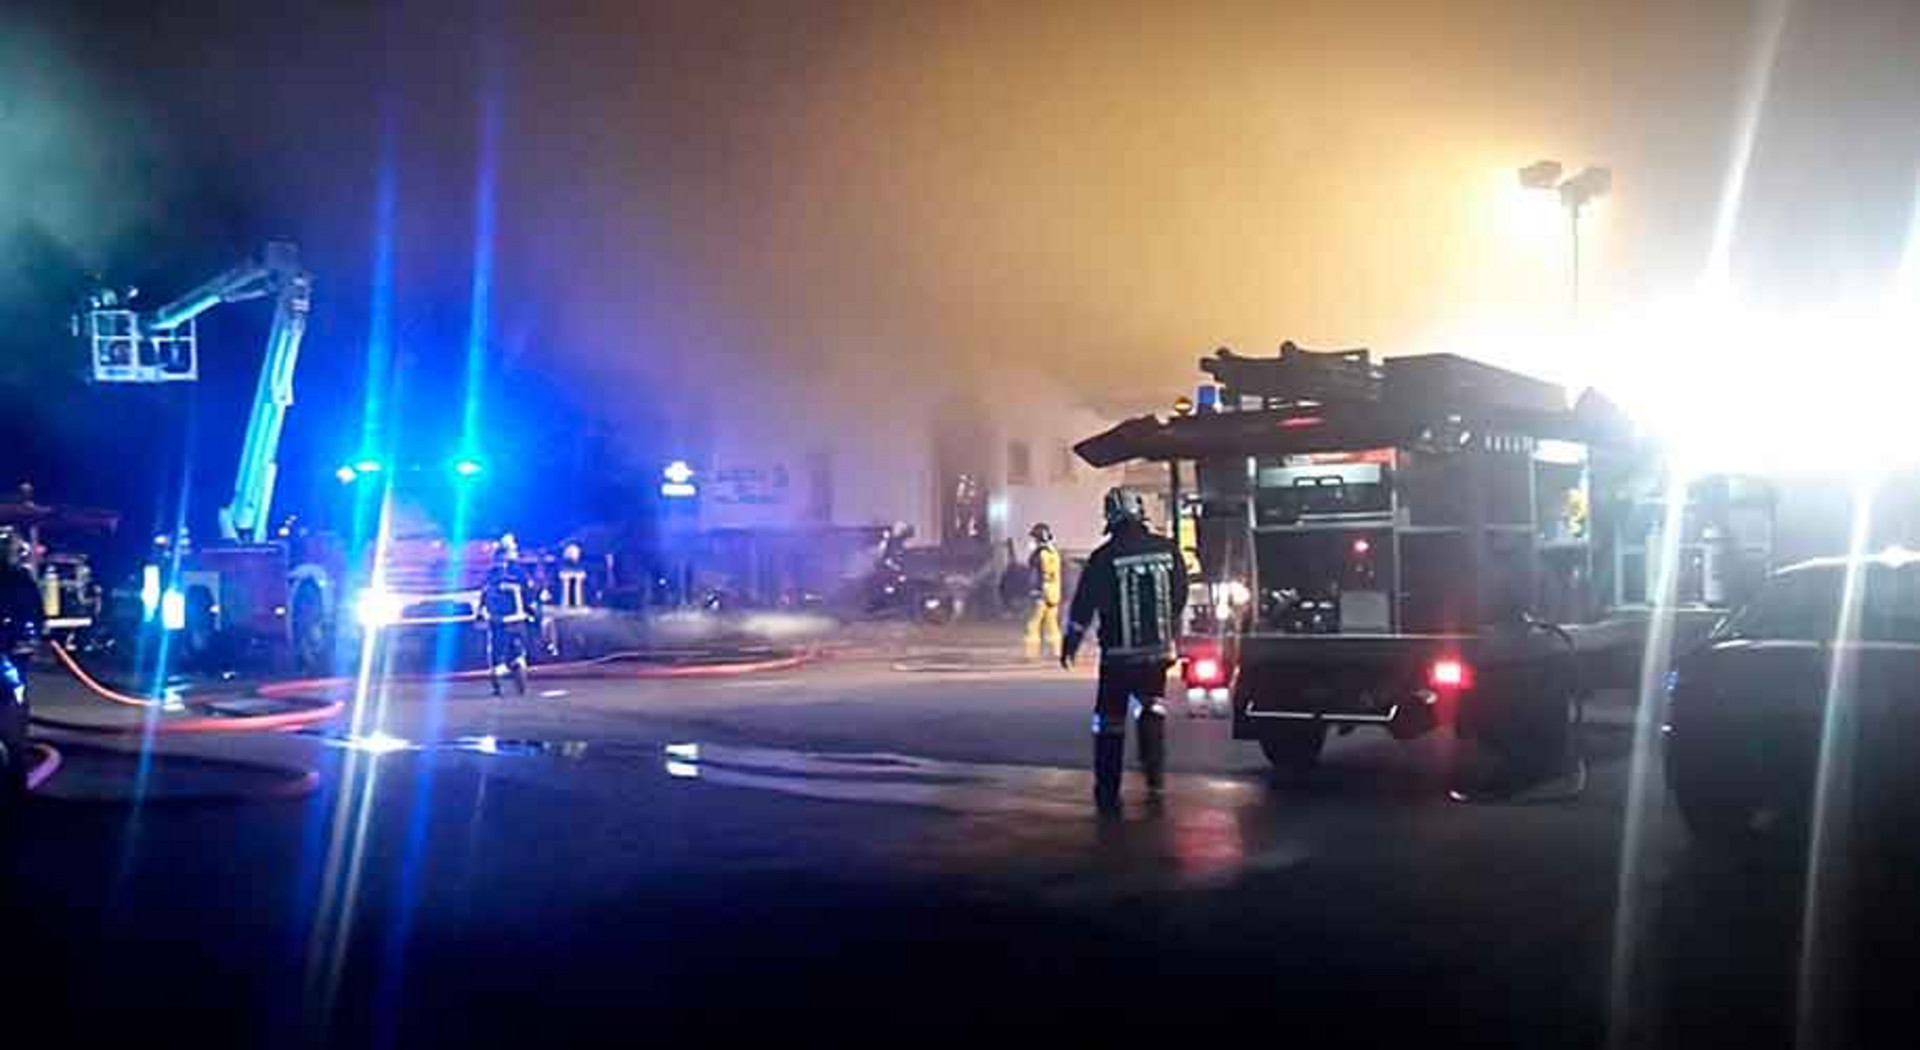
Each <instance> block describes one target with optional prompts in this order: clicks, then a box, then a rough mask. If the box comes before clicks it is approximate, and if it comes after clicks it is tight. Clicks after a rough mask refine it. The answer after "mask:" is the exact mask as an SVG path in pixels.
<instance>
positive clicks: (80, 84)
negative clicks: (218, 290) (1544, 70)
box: [0, 15, 153, 297]
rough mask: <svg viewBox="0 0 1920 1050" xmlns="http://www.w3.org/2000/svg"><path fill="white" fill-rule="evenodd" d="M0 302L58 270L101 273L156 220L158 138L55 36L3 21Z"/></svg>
mask: <svg viewBox="0 0 1920 1050" xmlns="http://www.w3.org/2000/svg"><path fill="white" fill-rule="evenodd" d="M0 142H4V143H5V144H6V146H5V148H4V149H0V296H9V297H11V296H17V295H21V294H23V292H24V290H25V289H26V288H28V287H31V286H36V285H40V284H43V283H44V282H45V281H46V280H47V277H48V272H47V271H48V269H49V267H50V265H51V266H53V267H55V268H59V266H60V264H61V263H64V264H65V265H66V266H77V267H80V268H84V269H87V270H94V269H98V268H100V267H101V266H102V265H103V264H104V263H105V261H106V259H107V257H108V255H109V253H110V251H111V249H112V247H113V245H114V244H115V243H116V241H117V240H118V239H119V238H121V237H122V236H124V235H125V234H126V233H127V232H128V231H129V230H130V229H131V228H132V227H133V226H134V225H135V224H136V223H137V222H139V221H140V220H141V219H142V218H144V217H145V216H146V214H147V211H146V205H145V204H144V203H143V202H146V201H150V200H152V199H153V198H152V196H151V194H150V192H143V193H141V194H131V193H128V192H126V190H125V186H124V183H125V181H126V179H127V178H128V176H129V174H130V173H133V172H139V173H140V177H141V178H142V179H144V180H147V182H148V185H149V187H150V185H151V180H152V177H153V170H152V160H153V157H152V154H151V142H150V140H149V139H148V137H147V135H146V133H145V132H144V130H143V128H142V125H141V124H140V123H139V122H137V121H136V120H134V119H132V117H131V115H130V114H129V113H128V112H127V111H126V110H124V109H122V108H120V107H116V106H114V105H113V104H111V103H110V102H109V100H108V99H107V98H105V97H104V95H103V94H102V93H101V92H100V90H99V88H98V84H97V81H96V80H94V79H93V78H92V77H90V76H89V75H87V73H86V72H85V71H83V70H82V69H81V68H80V67H79V65H78V64H77V63H76V61H75V59H74V56H73V54H72V53H71V52H70V51H69V50H68V49H67V47H66V46H65V44H64V43H63V42H62V41H61V40H60V39H59V38H58V37H56V36H55V35H54V34H52V33H50V32H48V31H46V30H45V29H43V28H42V27H40V26H38V25H36V24H34V23H32V22H31V21H30V20H28V19H27V18H26V17H24V16H19V15H16V16H13V17H12V19H11V20H10V21H9V22H6V23H0Z"/></svg>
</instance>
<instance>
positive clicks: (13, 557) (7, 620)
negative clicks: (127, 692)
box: [0, 529, 46, 820]
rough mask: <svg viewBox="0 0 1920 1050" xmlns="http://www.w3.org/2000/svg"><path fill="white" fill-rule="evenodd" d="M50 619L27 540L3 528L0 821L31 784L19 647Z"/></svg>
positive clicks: (0, 570) (0, 556) (27, 643)
mask: <svg viewBox="0 0 1920 1050" xmlns="http://www.w3.org/2000/svg"><path fill="white" fill-rule="evenodd" d="M45 619H46V610H45V609H44V607H43V606H42V605H41V602H40V587H39V585H38V584H36V583H35V582H34V579H33V570H31V569H29V568H28V567H27V545H26V542H25V541H24V540H22V539H21V538H20V537H19V536H17V535H15V534H14V533H13V531H12V530H10V529H0V820H4V818H5V816H6V813H7V810H8V807H9V805H10V804H11V803H12V802H13V801H14V800H15V799H17V797H18V796H19V795H21V794H23V793H24V792H25V791H26V787H27V721H28V714H29V712H28V708H27V679H26V672H27V667H26V657H25V655H24V654H22V655H16V653H15V650H25V649H27V648H28V647H29V646H31V645H32V644H33V642H34V641H35V640H36V639H37V638H38V637H39V635H40V630H41V627H42V625H43V624H44V622H45Z"/></svg>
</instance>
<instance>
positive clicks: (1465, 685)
mask: <svg viewBox="0 0 1920 1050" xmlns="http://www.w3.org/2000/svg"><path fill="white" fill-rule="evenodd" d="M1427 683H1428V684H1429V685H1431V686H1433V687H1434V688H1435V689H1472V688H1473V668H1472V667H1470V666H1468V665H1467V663H1466V661H1464V660H1455V659H1445V660H1435V661H1434V662H1433V666H1432V667H1429V668H1427Z"/></svg>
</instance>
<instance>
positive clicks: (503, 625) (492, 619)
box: [480, 533, 540, 696]
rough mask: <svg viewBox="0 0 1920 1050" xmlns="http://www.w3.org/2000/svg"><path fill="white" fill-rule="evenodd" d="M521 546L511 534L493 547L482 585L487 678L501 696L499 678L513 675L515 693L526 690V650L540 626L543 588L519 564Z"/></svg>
mask: <svg viewBox="0 0 1920 1050" xmlns="http://www.w3.org/2000/svg"><path fill="white" fill-rule="evenodd" d="M519 554H520V545H519V543H518V542H517V541H516V540H515V539H514V537H513V535H512V534H511V533H509V534H507V535H505V536H502V537H500V542H499V544H498V545H497V546H495V547H494V549H493V567H492V568H491V569H489V570H488V571H487V578H486V582H484V583H482V584H481V586H480V618H481V619H483V620H485V621H486V624H487V680H488V682H489V683H490V684H491V685H492V686H493V695H495V696H499V695H500V679H501V677H502V676H505V675H509V674H510V675H512V676H513V685H514V689H515V691H516V692H518V693H519V694H520V695H522V696H525V695H526V692H527V653H528V650H529V647H530V640H531V639H532V638H533V637H534V636H535V632H536V631H537V630H538V628H539V625H540V591H539V588H538V587H536V586H535V585H534V582H533V578H532V577H531V576H529V575H528V574H527V570H526V568H525V567H524V566H522V565H521V564H520V558H519Z"/></svg>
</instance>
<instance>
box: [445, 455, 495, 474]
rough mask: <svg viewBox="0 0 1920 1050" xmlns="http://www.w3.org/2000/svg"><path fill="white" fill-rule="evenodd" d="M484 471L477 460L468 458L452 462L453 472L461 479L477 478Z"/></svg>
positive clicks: (483, 467)
mask: <svg viewBox="0 0 1920 1050" xmlns="http://www.w3.org/2000/svg"><path fill="white" fill-rule="evenodd" d="M486 469H487V468H486V466H485V465H484V464H482V463H481V462H480V461H479V460H477V459H471V458H468V459H456V460H454V461H453V472H454V473H455V474H458V475H460V476H461V477H463V478H473V477H479V476H480V474H481V473H482V472H484V471H485V470H486Z"/></svg>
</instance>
